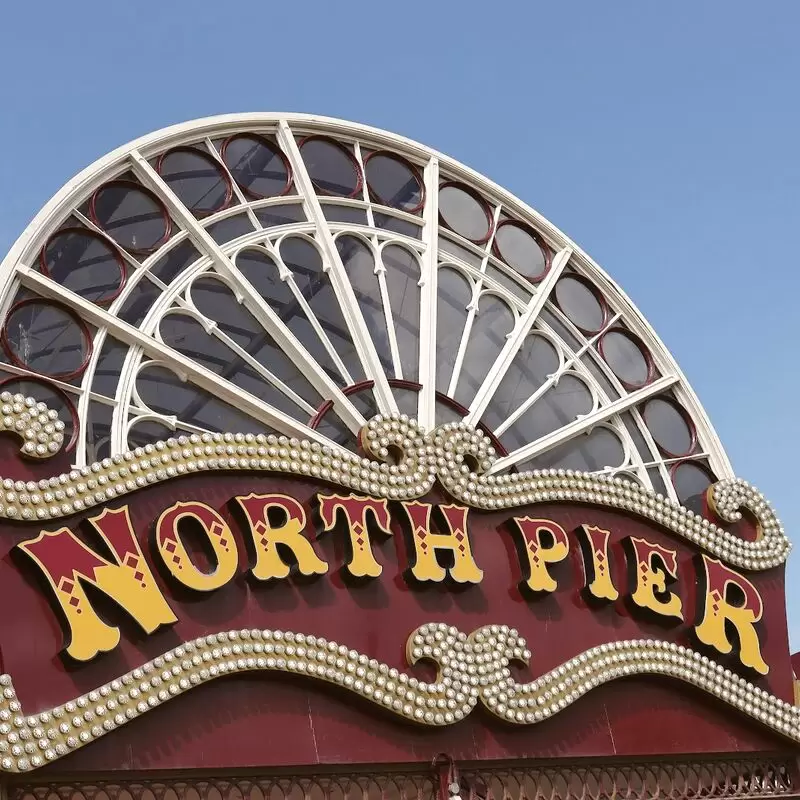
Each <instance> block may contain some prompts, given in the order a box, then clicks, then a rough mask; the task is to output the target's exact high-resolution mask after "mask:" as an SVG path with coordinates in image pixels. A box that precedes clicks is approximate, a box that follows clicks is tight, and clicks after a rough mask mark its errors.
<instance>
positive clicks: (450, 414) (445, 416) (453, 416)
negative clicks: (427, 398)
mask: <svg viewBox="0 0 800 800" xmlns="http://www.w3.org/2000/svg"><path fill="white" fill-rule="evenodd" d="M463 418H464V415H463V414H462V413H461V412H460V411H459V410H458V409H457V408H453V406H451V405H450V404H449V403H445V402H444V401H443V400H440V399H439V398H437V399H436V424H437V425H446V424H447V423H448V422H460V421H461V420H462V419H463Z"/></svg>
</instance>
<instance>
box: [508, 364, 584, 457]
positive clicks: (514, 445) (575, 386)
mask: <svg viewBox="0 0 800 800" xmlns="http://www.w3.org/2000/svg"><path fill="white" fill-rule="evenodd" d="M591 410H592V394H591V392H590V391H589V387H588V386H587V385H586V384H585V383H584V382H583V381H582V380H581V379H580V378H577V377H576V376H574V375H571V374H567V375H564V376H563V377H562V378H561V380H559V382H558V383H557V384H556V385H555V386H552V387H551V388H549V389H548V390H547V391H546V392H545V393H544V394H543V395H542V396H541V397H540V398H539V399H538V400H537V401H536V402H535V403H534V404H533V405H532V406H531V407H530V408H529V409H528V410H527V411H526V412H525V413H524V414H523V415H522V416H521V417H520V418H519V419H518V420H517V421H516V422H515V423H514V424H513V425H511V427H510V428H508V430H507V431H506V432H505V433H504V434H503V435H502V436H501V437H500V441H501V442H502V444H503V447H505V448H506V450H508V451H509V452H513V451H514V450H517V449H519V448H520V447H523V446H524V445H526V444H530V443H531V442H535V441H537V440H539V439H541V437H542V436H545V435H547V434H548V433H552V432H553V431H556V430H558V429H559V428H563V427H564V426H565V425H567V424H569V423H570V422H573V421H574V420H576V419H577V418H578V416H579V415H582V414H588V413H589V412H590V411H591Z"/></svg>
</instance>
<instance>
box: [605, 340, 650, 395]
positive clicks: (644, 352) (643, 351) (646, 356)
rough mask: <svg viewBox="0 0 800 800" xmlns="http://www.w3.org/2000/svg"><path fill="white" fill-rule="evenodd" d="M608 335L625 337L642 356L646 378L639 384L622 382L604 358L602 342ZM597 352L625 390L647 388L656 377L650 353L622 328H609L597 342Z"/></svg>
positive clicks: (641, 342) (640, 341)
mask: <svg viewBox="0 0 800 800" xmlns="http://www.w3.org/2000/svg"><path fill="white" fill-rule="evenodd" d="M609 333H618V334H622V335H623V336H626V337H627V338H628V339H630V340H631V341H632V342H633V343H634V344H635V345H636V347H637V348H638V349H639V352H640V353H641V354H642V357H643V358H644V360H645V363H646V364H647V377H646V378H645V379H644V380H643V381H641V382H640V383H629V382H628V381H624V380H622V378H621V377H620V376H619V375H617V373H616V372H614V370H613V368H612V367H611V364H608V359H607V358H606V355H605V353H604V352H603V340H604V339H605V338H606V336H608V334H609ZM597 350H598V352H599V353H600V355H601V357H602V358H603V360H604V361H605V362H606V364H608V366H609V369H611V371H612V372H614V375H616V377H617V380H618V381H619V382H620V383H621V384H622V385H623V386H624V387H625V388H626V389H641V388H642V387H643V386H647V384H648V383H651V382H652V380H653V378H655V376H656V365H655V363H654V362H653V357H652V356H651V355H650V351H649V350H648V349H647V347H646V346H645V344H644V342H643V341H642V340H641V339H640V338H639V337H638V336H637V335H636V334H635V333H631V331H629V330H628V329H627V328H623V327H621V326H614V327H613V328H609V329H608V330H607V331H606V332H605V333H604V334H603V335H602V336H601V337H600V338H599V339H598V341H597Z"/></svg>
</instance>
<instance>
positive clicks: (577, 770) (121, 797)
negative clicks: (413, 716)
mask: <svg viewBox="0 0 800 800" xmlns="http://www.w3.org/2000/svg"><path fill="white" fill-rule="evenodd" d="M459 780H460V797H461V798H462V800H684V798H763V797H775V796H792V795H794V794H795V792H796V789H797V785H796V784H797V781H796V778H795V776H794V764H793V763H792V762H790V761H788V760H785V761H784V760H780V759H770V760H767V759H739V760H735V761H729V760H719V761H712V760H709V761H702V762H692V761H678V762H675V761H659V762H644V763H625V764H609V763H586V764H582V765H581V764H562V765H527V766H521V767H508V768H486V769H466V770H463V771H462V772H461V774H460V779H459ZM438 791H439V782H438V778H437V776H436V775H435V774H434V772H433V771H429V770H420V771H413V772H389V771H386V772H357V773H339V774H308V775H296V774H295V775H280V774H276V775H272V776H262V775H253V776H249V777H224V778H209V777H198V778H194V779H191V778H190V779H187V778H185V777H180V778H178V777H176V778H174V779H170V778H159V779H154V780H149V779H141V780H138V779H130V780H118V781H114V780H109V781H92V782H84V781H80V780H77V781H69V782H59V783H56V782H53V783H46V782H37V783H34V784H30V783H25V784H17V785H14V786H12V787H11V788H10V790H9V800H438Z"/></svg>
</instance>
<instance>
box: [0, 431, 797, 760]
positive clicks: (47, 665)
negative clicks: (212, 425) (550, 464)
mask: <svg viewBox="0 0 800 800" xmlns="http://www.w3.org/2000/svg"><path fill="white" fill-rule="evenodd" d="M361 445H362V448H363V455H356V454H351V453H345V452H344V451H337V450H335V449H334V448H324V447H321V446H319V445H317V444H314V443H310V442H303V441H300V440H291V439H283V438H278V437H256V436H233V435H230V436H227V435H207V436H193V437H180V438H176V439H171V440H169V441H165V442H161V443H158V444H157V445H152V446H148V447H147V448H141V449H139V450H135V451H132V452H130V453H126V454H124V455H122V456H119V457H116V458H114V459H107V460H106V461H104V462H101V463H98V464H95V465H93V466H92V467H90V468H87V469H85V470H82V471H81V470H78V471H74V472H71V473H65V474H64V475H62V476H60V477H59V478H58V479H57V480H54V481H52V482H50V483H47V486H46V488H44V489H42V488H41V487H39V486H38V485H34V484H21V485H19V486H17V487H16V488H15V489H14V490H13V491H9V492H7V493H6V500H8V499H9V495H13V497H11V499H12V500H13V504H7V505H6V506H5V507H4V516H5V517H6V518H7V520H8V521H7V522H6V523H4V528H3V541H4V542H5V543H6V546H7V556H6V558H5V559H4V560H3V562H2V570H3V575H2V577H3V580H2V583H0V599H1V600H2V602H4V603H5V605H6V607H7V608H13V609H14V613H13V614H6V615H4V616H3V617H2V621H1V622H0V624H2V626H3V631H2V641H3V643H4V644H3V653H2V655H3V666H4V671H5V672H6V673H7V675H6V676H5V677H4V678H3V681H4V683H5V686H4V690H3V691H4V696H3V699H2V702H0V706H2V707H0V748H2V753H0V755H1V756H2V757H1V758H0V767H2V768H3V769H5V770H10V771H20V770H26V769H31V768H33V767H36V766H39V765H41V764H44V763H47V762H48V761H52V760H56V759H58V758H60V757H61V756H63V755H66V754H68V753H71V752H73V751H76V750H80V749H81V747H82V746H83V745H85V744H88V743H90V742H92V741H94V740H96V739H98V738H103V737H105V735H106V734H107V733H109V732H110V731H116V730H117V729H118V728H124V729H125V731H126V732H127V731H129V733H126V732H123V731H119V732H118V733H115V734H114V737H112V740H113V741H118V742H119V743H118V744H117V745H114V748H117V747H118V748H125V747H128V746H129V745H130V743H131V742H136V746H137V747H138V748H140V749H142V750H143V751H147V748H148V747H149V744H148V743H147V740H148V737H152V736H153V735H154V733H153V729H152V728H148V727H147V726H146V725H144V724H143V722H144V721H142V722H139V721H138V720H139V718H140V717H144V718H145V719H149V715H150V712H151V711H152V710H153V709H155V708H157V707H158V706H160V705H162V704H163V703H165V702H167V701H169V700H171V699H172V698H174V697H177V696H179V695H182V694H184V693H186V692H191V691H192V690H194V689H195V688H196V687H197V691H198V697H199V696H200V694H199V693H200V692H201V691H203V692H205V691H208V690H210V689H211V686H208V687H207V688H204V689H201V688H199V687H203V686H205V685H206V684H211V685H213V686H214V687H217V686H219V687H220V689H219V690H215V691H221V692H223V694H222V695H220V694H216V695H215V696H216V697H218V698H222V697H224V698H225V699H224V700H218V701H217V702H218V703H219V702H222V704H223V706H224V707H228V706H229V705H230V703H234V704H235V703H236V702H240V701H241V702H246V704H247V707H248V708H259V709H263V713H264V714H266V715H267V716H266V717H265V722H266V721H267V720H268V719H269V720H271V719H273V717H274V715H275V714H278V713H279V711H278V709H282V708H284V704H286V703H289V706H285V711H283V712H280V713H281V714H283V716H281V719H282V720H283V722H282V725H283V726H284V729H285V734H286V736H287V737H294V738H295V739H297V738H298V737H300V739H302V737H303V736H305V732H306V731H307V726H308V725H309V724H312V725H313V726H314V731H315V735H317V736H319V735H320V731H325V732H326V734H325V735H326V736H330V737H333V739H332V740H331V741H342V742H348V743H349V742H351V741H354V740H353V735H354V734H353V733H352V731H354V730H357V729H359V728H363V726H364V725H369V727H370V729H371V731H372V732H373V734H374V735H376V736H378V734H377V732H378V731H379V730H383V731H385V732H386V737H388V738H386V737H384V738H381V736H378V739H377V740H376V741H375V742H373V743H372V746H373V747H374V748H375V752H377V753H378V754H379V755H378V756H376V757H379V758H381V759H385V760H389V761H391V760H393V759H400V760H402V759H407V758H408V757H409V754H411V753H412V752H414V750H415V748H418V747H420V746H421V744H420V741H421V740H419V739H418V737H419V736H420V735H421V734H420V733H419V731H420V730H427V729H439V728H443V729H447V730H449V729H450V727H451V726H455V725H456V724H457V723H458V725H459V726H467V727H466V728H463V731H464V732H463V734H457V736H456V738H458V737H459V736H462V735H463V736H465V737H467V739H465V741H467V740H469V741H471V742H474V741H475V737H476V736H478V737H484V736H487V735H491V737H493V739H494V738H496V737H498V736H499V737H500V738H499V740H498V742H497V744H496V745H493V748H494V749H491V748H490V750H491V752H495V750H496V753H495V755H494V756H492V757H521V756H522V755H523V754H525V753H529V752H545V750H543V749H542V748H543V747H545V744H544V743H545V742H546V741H548V739H547V737H548V736H550V735H561V734H559V733H558V731H563V732H565V731H566V730H567V727H569V726H574V725H575V724H576V723H575V718H574V716H571V715H572V714H573V713H578V714H579V715H581V718H584V717H585V719H586V720H594V721H590V722H586V724H587V725H588V727H587V728H586V736H585V738H583V739H581V740H580V741H577V740H576V742H575V743H574V744H570V745H569V748H570V749H571V751H572V752H574V753H576V754H580V753H584V754H588V753H590V752H592V751H593V750H594V749H596V748H598V747H604V746H605V745H600V744H598V741H599V740H600V738H602V737H603V736H604V735H605V734H604V733H603V731H604V729H605V728H604V725H600V724H599V723H597V722H596V721H597V719H599V718H598V717H597V715H598V714H599V715H600V716H601V717H602V718H606V717H607V718H608V719H609V720H611V719H612V718H614V719H616V716H618V715H619V716H620V718H619V720H616V721H615V722H614V723H613V724H614V730H615V736H617V737H620V736H623V735H624V730H625V725H626V724H627V723H626V722H625V720H628V719H630V714H629V711H627V710H625V709H624V708H623V705H624V704H620V702H619V697H621V695H620V696H619V697H618V695H617V694H616V693H617V692H618V691H619V690H618V689H617V687H618V686H620V684H626V685H627V686H628V691H631V690H632V689H631V688H630V687H631V686H634V685H635V691H636V696H637V703H638V704H639V707H641V708H642V709H643V710H645V709H650V714H651V716H652V715H655V716H654V717H653V718H656V717H657V716H658V714H660V713H665V714H666V713H669V714H672V715H673V717H674V718H676V719H680V720H682V721H683V722H682V723H681V724H683V725H684V728H683V729H684V730H685V734H684V739H685V741H686V742H688V744H687V745H686V746H687V747H692V748H700V749H701V750H703V751H709V752H713V751H719V750H722V749H724V748H725V747H726V746H727V745H726V741H727V740H728V737H729V736H730V735H731V733H730V732H731V730H732V726H733V727H736V728H737V737H738V742H739V746H740V747H752V748H753V749H763V748H764V747H766V746H768V744H769V743H770V742H773V740H774V739H775V737H776V734H777V735H779V736H782V737H789V738H790V739H796V740H800V717H798V712H797V710H796V709H795V707H794V706H793V705H791V703H790V701H791V699H792V672H791V667H790V664H789V659H788V656H787V653H788V643H787V637H786V623H785V612H784V602H785V601H784V591H783V581H782V572H781V570H780V565H781V564H782V563H783V561H784V560H785V558H786V554H787V552H788V542H787V540H786V537H785V536H784V535H783V532H782V529H781V527H780V523H779V522H778V520H777V519H776V517H775V516H774V514H773V512H772V511H771V509H770V508H769V506H768V504H766V502H765V501H764V500H763V498H761V497H760V495H758V493H757V492H756V491H755V490H754V489H752V488H751V487H750V486H749V485H747V484H745V483H744V482H742V481H736V480H733V481H727V482H721V483H718V484H716V485H715V486H714V487H712V489H711V490H709V492H708V496H707V497H706V498H705V499H703V498H700V499H701V500H702V502H703V503H705V505H704V506H703V507H702V508H700V507H699V506H698V507H697V508H696V510H689V509H687V508H683V507H681V506H680V505H678V504H676V503H674V502H671V501H669V500H666V499H664V498H660V497H657V496H656V495H653V494H651V493H649V492H647V491H645V490H643V489H641V488H639V487H638V486H636V485H635V484H633V483H631V482H628V481H623V480H619V479H614V478H611V477H604V476H593V475H584V474H581V473H572V472H566V471H560V472H540V473H524V474H523V473H514V474H508V475H498V476H495V475H494V474H493V473H492V467H493V463H494V460H493V459H494V456H493V453H492V450H491V447H490V444H489V442H488V440H487V439H486V437H485V436H483V435H482V434H481V433H479V432H475V431H474V430H471V429H470V428H467V427H465V426H462V425H446V426H443V427H442V428H440V429H437V430H436V431H434V432H433V433H432V434H430V435H427V436H425V435H423V434H422V433H421V432H420V431H419V429H418V428H417V426H416V424H415V423H414V422H413V421H411V420H408V419H407V418H405V417H398V418H380V417H377V418H375V419H373V420H371V421H370V422H369V423H368V424H367V426H366V427H365V429H364V431H363V434H362V437H361ZM712 519H716V520H717V522H714V521H712ZM54 612H55V613H54ZM29 631H35V632H36V634H35V636H28V635H27V633H28V632H29ZM59 653H61V655H60V656H59ZM426 663H427V666H426ZM431 666H432V667H433V669H430V667H431ZM247 673H278V674H280V675H281V676H283V681H284V682H278V683H276V682H275V681H270V680H265V681H262V682H259V683H258V684H257V685H254V684H252V683H241V682H237V681H219V682H218V681H217V680H216V679H218V678H221V677H224V676H229V675H233V674H239V675H242V676H244V675H246V674H247ZM648 676H649V677H648ZM664 677H667V678H669V679H670V680H669V681H667V683H668V684H669V686H670V687H672V685H673V684H674V685H676V686H678V685H680V684H683V685H684V686H686V685H688V686H690V687H693V688H692V689H691V690H690V691H693V692H696V693H697V692H699V695H686V696H685V697H684V695H681V694H680V693H678V694H676V691H677V690H673V689H672V688H670V689H669V690H667V689H665V687H664V681H663V678H664ZM620 678H625V679H626V680H625V681H622V682H620V681H619V680H618V679H620ZM242 680H244V677H242ZM286 680H289V683H286V682H285V681H286ZM631 682H634V683H631ZM637 682H638V683H637ZM320 684H325V685H333V687H335V690H333V692H332V691H331V689H330V688H327V689H326V688H324V687H322V686H321V685H320ZM686 691H687V690H686V689H684V692H686ZM297 692H305V693H309V692H310V694H308V695H307V697H306V695H303V697H306V699H305V700H302V702H301V700H300V697H301V695H300V694H297ZM326 692H327V694H326ZM342 692H344V693H345V694H346V695H353V696H357V697H358V698H359V700H358V702H357V703H355V704H353V703H348V702H347V701H346V700H345V698H343V697H341V696H337V695H341V693H342ZM242 693H243V694H242ZM206 697H209V695H206ZM682 697H684V699H681V698H682ZM698 697H699V698H700V699H698ZM236 698H240V701H237V700H236ZM310 698H314V699H313V701H312V700H311V699H310ZM324 698H327V699H324ZM581 698H585V699H581ZM615 698H617V699H615ZM297 703H300V705H302V706H303V707H306V706H307V705H308V703H311V707H312V711H311V716H310V717H309V716H308V713H304V714H301V715H296V714H295V709H296V708H297V707H299V706H297ZM320 703H327V704H328V705H324V708H325V709H328V710H323V706H320V705H319V704H320ZM478 706H481V707H483V708H484V709H485V710H487V711H488V712H490V715H489V718H488V719H484V717H483V716H481V715H480V714H476V713H473V712H474V711H475V709H476V708H477V707H478ZM181 707H182V708H184V712H183V713H185V714H189V716H190V717H192V718H194V716H193V715H194V714H195V713H200V710H201V709H202V708H203V707H204V705H203V704H201V705H200V706H191V708H192V709H195V708H196V709H197V711H196V712H195V711H189V708H190V707H189V706H186V705H184V706H181ZM334 708H335V709H336V710H335V712H334V711H333V709H334ZM572 709H575V711H574V712H573V711H572ZM732 709H735V711H736V712H737V713H735V714H734V716H733V721H732V719H731V710H732ZM376 712H378V713H377V716H375V714H376ZM259 713H262V712H259ZM675 715H677V716H675ZM398 718H400V719H398ZM498 718H499V719H498ZM748 718H750V720H754V721H755V722H756V723H757V724H756V725H755V726H753V724H752V722H750V723H747V724H745V723H746V722H747V719H748ZM491 719H494V720H495V721H494V723H492V722H491ZM562 719H563V722H559V720H562ZM133 720H137V722H136V724H135V725H132V726H128V723H130V722H131V721H133ZM367 720H369V722H367ZM545 720H548V723H547V726H540V725H538V724H537V723H541V722H544V721H545ZM570 720H572V721H571V722H570ZM500 721H503V722H505V723H512V724H513V729H514V730H515V731H517V733H516V734H515V737H514V738H513V739H506V738H505V737H506V734H505V733H502V732H501V730H502V729H498V730H495V729H494V728H492V724H494V725H495V726H496V725H498V724H500ZM153 724H157V723H153ZM231 724H232V728H231V729H230V731H229V739H230V747H231V748H234V749H235V750H236V753H237V756H236V758H237V759H239V758H244V759H245V761H246V760H247V758H249V756H246V755H241V754H242V753H247V752H249V751H248V749H247V748H248V747H250V744H249V742H250V740H249V739H248V738H247V737H248V736H249V734H248V733H246V731H247V730H249V728H248V726H247V725H245V724H244V722H242V723H241V726H240V725H239V724H238V723H231ZM269 724H271V723H269ZM560 725H563V726H567V727H565V728H563V729H562V728H561V727H559V726H560ZM342 726H344V727H342ZM387 726H388V727H387ZM553 726H554V727H553ZM737 726H738V727H737ZM748 726H749V727H748ZM458 729H459V730H461V729H462V728H461V727H459V728H458ZM542 729H549V731H550V733H549V734H548V733H545V734H539V733H538V731H539V730H542ZM570 729H571V728H570ZM582 729H583V728H582ZM390 730H391V734H390V733H389V731H390ZM637 730H639V726H637ZM148 731H149V733H148ZM348 731H349V732H348ZM633 731H634V729H633V728H631V731H630V732H631V736H632V737H633V738H632V739H631V742H632V744H631V747H640V746H644V747H645V749H647V750H648V751H649V750H654V751H657V750H658V749H659V748H660V749H664V748H666V747H667V746H671V745H669V743H668V742H667V741H666V739H664V738H663V737H667V736H669V735H671V734H669V732H667V731H664V732H662V731H660V729H659V727H658V726H655V727H654V728H653V729H652V730H649V731H648V734H647V737H646V738H645V739H644V740H641V742H640V743H639V744H636V742H637V741H638V740H637V739H636V736H635V735H634V733H633ZM490 732H491V734H490ZM427 735H430V734H427ZM275 736H277V733H276V734H275ZM541 736H544V737H545V738H544V739H542V738H541ZM131 737H132V738H131ZM598 737H599V738H598ZM662 739H663V740H662ZM273 740H274V741H273ZM271 741H273V745H274V747H276V748H280V740H279V739H275V737H273V739H272V740H271ZM425 741H426V742H427V744H425V745H424V746H425V747H430V746H433V744H432V740H430V741H429V740H427V739H426V740H425ZM381 742H383V743H381ZM748 743H749V744H748ZM316 746H317V745H316V744H315V745H314V747H316ZM451 746H452V745H451ZM466 746H467V745H466V744H465V747H466ZM198 747H200V745H198ZM469 747H472V745H469ZM344 749H345V750H347V755H344V756H342V757H343V758H346V759H350V760H352V761H357V760H358V759H360V758H363V754H362V755H359V753H360V751H359V750H358V748H357V747H355V746H354V745H353V746H352V747H351V745H350V744H347V745H346V746H345V747H344ZM351 750H352V752H351ZM114 752H115V753H117V752H118V751H117V750H116V749H115V750H114ZM200 752H201V751H200V750H198V758H199V757H200V755H199V753H200ZM202 752H203V754H204V755H203V756H202V758H204V759H207V755H206V754H205V750H203V751H202ZM292 752H293V753H294V754H293V755H292V756H291V758H297V757H298V756H297V755H296V751H292ZM486 752H489V751H486ZM307 756H308V758H309V759H311V760H313V754H312V753H311V752H309V753H308V754H307ZM78 757H79V756H78V755H77V754H76V756H73V757H72V758H78ZM95 758H96V756H95ZM110 758H111V761H110V762H109V763H112V762H115V759H117V758H118V756H117V755H115V756H113V757H110ZM160 758H161V760H160V761H159V763H165V764H167V765H169V764H170V763H172V762H170V760H169V758H163V757H160ZM253 758H256V756H255V755H254V756H253ZM287 758H289V756H288V755H287ZM301 758H306V756H305V755H304V756H301ZM101 762H102V758H101ZM181 763H183V762H181ZM198 763H199V762H198ZM203 763H205V762H203ZM287 763H288V762H287Z"/></svg>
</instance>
